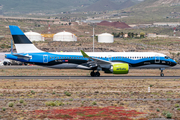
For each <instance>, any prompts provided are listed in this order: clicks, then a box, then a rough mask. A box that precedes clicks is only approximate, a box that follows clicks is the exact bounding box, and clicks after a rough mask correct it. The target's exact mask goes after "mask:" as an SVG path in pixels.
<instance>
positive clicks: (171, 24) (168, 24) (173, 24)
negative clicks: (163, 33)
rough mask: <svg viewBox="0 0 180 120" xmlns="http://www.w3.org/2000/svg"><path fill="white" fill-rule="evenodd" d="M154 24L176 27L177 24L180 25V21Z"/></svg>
mask: <svg viewBox="0 0 180 120" xmlns="http://www.w3.org/2000/svg"><path fill="white" fill-rule="evenodd" d="M153 25H154V26H155V27H158V26H170V27H176V26H179V25H180V23H179V22H167V23H153Z"/></svg>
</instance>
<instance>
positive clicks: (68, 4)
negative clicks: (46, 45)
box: [0, 0, 138, 15]
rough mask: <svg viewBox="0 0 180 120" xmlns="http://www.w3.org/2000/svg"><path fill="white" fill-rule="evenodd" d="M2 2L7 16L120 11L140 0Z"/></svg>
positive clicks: (5, 0) (16, 0)
mask: <svg viewBox="0 0 180 120" xmlns="http://www.w3.org/2000/svg"><path fill="white" fill-rule="evenodd" d="M132 1H133V2H131V1H130V0H29V1H28V0H1V1H0V10H1V9H2V11H3V12H4V14H5V15H16V14H27V13H45V14H56V13H60V12H64V11H74V10H79V11H81V12H82V11H83V10H87V11H89V10H90V11H91V10H93V11H104V10H119V9H122V6H120V5H121V4H122V5H123V4H124V3H126V4H124V5H123V8H126V6H127V7H129V6H132V5H134V4H135V3H137V1H138V0H132Z"/></svg>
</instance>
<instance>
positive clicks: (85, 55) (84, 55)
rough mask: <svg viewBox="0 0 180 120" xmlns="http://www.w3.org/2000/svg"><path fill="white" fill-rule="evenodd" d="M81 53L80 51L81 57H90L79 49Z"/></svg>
mask: <svg viewBox="0 0 180 120" xmlns="http://www.w3.org/2000/svg"><path fill="white" fill-rule="evenodd" d="M81 53H82V55H83V57H85V58H90V57H89V56H88V55H87V54H86V53H85V52H84V51H83V50H81Z"/></svg>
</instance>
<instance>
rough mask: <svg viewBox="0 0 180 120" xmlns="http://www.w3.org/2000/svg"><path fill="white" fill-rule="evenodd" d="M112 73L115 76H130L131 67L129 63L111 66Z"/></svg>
mask: <svg viewBox="0 0 180 120" xmlns="http://www.w3.org/2000/svg"><path fill="white" fill-rule="evenodd" d="M110 71H111V72H112V73H113V74H128V73H129V65H128V64H127V63H118V64H114V65H112V66H111V68H110Z"/></svg>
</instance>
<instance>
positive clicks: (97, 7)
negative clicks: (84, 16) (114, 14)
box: [82, 0, 135, 11]
mask: <svg viewBox="0 0 180 120" xmlns="http://www.w3.org/2000/svg"><path fill="white" fill-rule="evenodd" d="M133 5H135V3H134V2H132V1H131V0H126V1H121V2H120V3H115V2H112V1H111V0H100V1H98V2H96V3H94V4H92V5H90V6H88V7H87V8H84V9H82V11H106V10H121V9H124V8H128V7H131V6H133Z"/></svg>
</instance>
